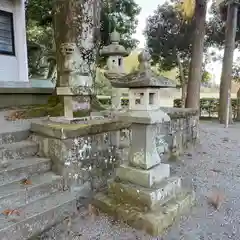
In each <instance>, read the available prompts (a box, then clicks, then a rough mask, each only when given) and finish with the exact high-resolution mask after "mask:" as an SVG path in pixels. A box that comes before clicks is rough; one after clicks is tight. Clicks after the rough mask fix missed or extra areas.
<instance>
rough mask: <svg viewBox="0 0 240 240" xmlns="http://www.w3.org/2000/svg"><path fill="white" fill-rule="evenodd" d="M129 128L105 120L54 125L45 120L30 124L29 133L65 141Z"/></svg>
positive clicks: (127, 125)
mask: <svg viewBox="0 0 240 240" xmlns="http://www.w3.org/2000/svg"><path fill="white" fill-rule="evenodd" d="M129 126H130V123H124V122H120V121H116V120H107V119H104V120H89V121H87V122H86V123H85V124H56V123H53V122H50V121H47V120H46V121H40V122H38V123H32V125H31V131H32V132H34V133H38V134H40V135H45V136H49V137H54V138H58V139H67V138H75V137H79V136H86V135H92V134H98V133H103V132H109V131H117V130H120V129H123V128H128V127H129Z"/></svg>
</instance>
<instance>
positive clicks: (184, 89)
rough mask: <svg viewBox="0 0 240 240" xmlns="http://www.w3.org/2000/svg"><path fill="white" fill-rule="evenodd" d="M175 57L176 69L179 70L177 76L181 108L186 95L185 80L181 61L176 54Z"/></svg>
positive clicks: (183, 105)
mask: <svg viewBox="0 0 240 240" xmlns="http://www.w3.org/2000/svg"><path fill="white" fill-rule="evenodd" d="M176 55H177V62H178V69H179V76H180V82H181V87H182V99H181V100H182V101H181V102H182V103H181V104H182V106H181V107H182V108H184V107H185V101H186V93H187V85H186V79H185V76H184V71H183V66H182V63H181V59H180V56H179V54H178V53H176Z"/></svg>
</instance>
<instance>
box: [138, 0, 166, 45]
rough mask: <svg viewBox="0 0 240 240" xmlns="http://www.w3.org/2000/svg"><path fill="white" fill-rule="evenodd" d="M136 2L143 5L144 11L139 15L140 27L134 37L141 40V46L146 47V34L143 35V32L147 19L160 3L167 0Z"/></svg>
mask: <svg viewBox="0 0 240 240" xmlns="http://www.w3.org/2000/svg"><path fill="white" fill-rule="evenodd" d="M135 2H136V3H137V4H138V5H139V6H140V7H141V9H142V11H141V13H140V14H139V16H138V27H137V30H136V34H135V35H134V37H135V38H137V39H138V40H139V41H140V43H139V47H140V48H142V47H144V44H145V39H144V36H143V35H142V32H143V30H144V28H145V25H146V19H147V17H148V16H149V15H151V14H152V13H153V11H154V10H155V9H157V6H158V5H159V4H162V3H164V2H165V1H164V0H149V1H147V0H135Z"/></svg>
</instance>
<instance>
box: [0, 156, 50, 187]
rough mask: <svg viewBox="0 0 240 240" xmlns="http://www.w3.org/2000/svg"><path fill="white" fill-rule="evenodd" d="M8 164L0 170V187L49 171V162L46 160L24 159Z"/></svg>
mask: <svg viewBox="0 0 240 240" xmlns="http://www.w3.org/2000/svg"><path fill="white" fill-rule="evenodd" d="M8 164H9V165H8V166H7V167H6V168H0V186H1V185H5V184H8V183H12V182H15V181H21V180H22V179H24V178H29V177H30V176H31V175H33V174H37V173H44V172H48V171H50V170H51V160H50V159H47V158H38V157H32V158H25V159H20V160H17V161H14V160H13V161H9V162H8Z"/></svg>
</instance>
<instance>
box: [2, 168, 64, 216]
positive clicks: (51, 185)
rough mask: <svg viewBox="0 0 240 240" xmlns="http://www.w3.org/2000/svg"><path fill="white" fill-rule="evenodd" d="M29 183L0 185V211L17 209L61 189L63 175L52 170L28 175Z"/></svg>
mask: <svg viewBox="0 0 240 240" xmlns="http://www.w3.org/2000/svg"><path fill="white" fill-rule="evenodd" d="M29 181H31V185H26V186H25V185H23V184H21V182H19V181H17V182H13V183H10V184H6V185H3V186H1V187H0V211H1V212H2V211H4V210H5V209H9V208H11V209H17V208H18V207H19V206H24V205H25V204H27V203H31V202H33V201H36V200H38V199H40V198H43V197H46V196H49V195H51V194H53V193H56V192H58V191H62V189H63V177H61V176H58V175H55V174H54V173H52V172H47V173H41V175H35V176H31V177H29Z"/></svg>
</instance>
